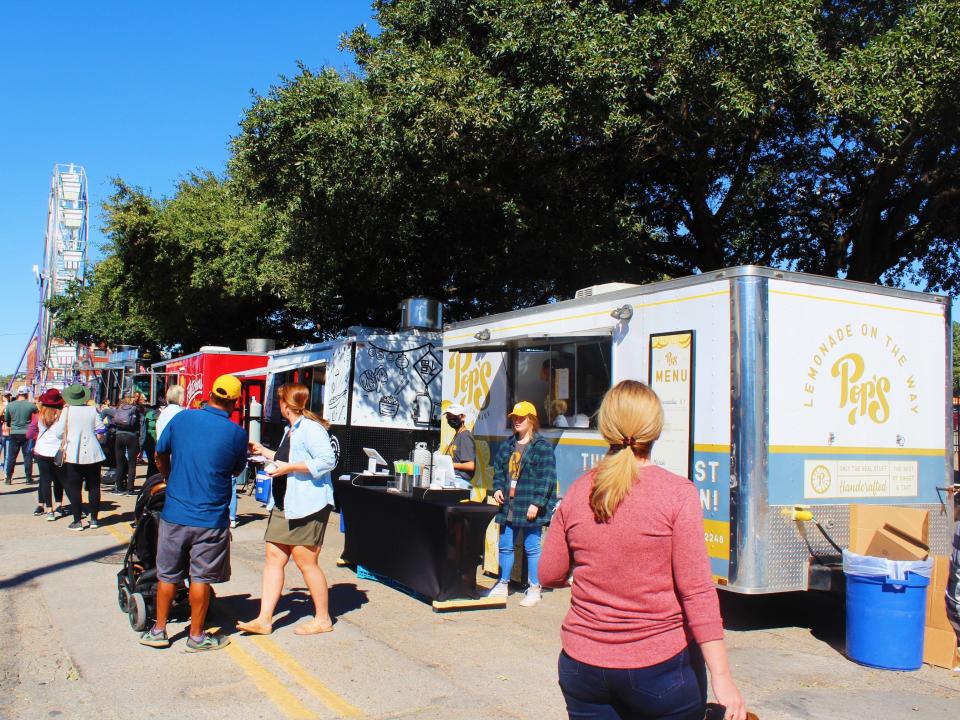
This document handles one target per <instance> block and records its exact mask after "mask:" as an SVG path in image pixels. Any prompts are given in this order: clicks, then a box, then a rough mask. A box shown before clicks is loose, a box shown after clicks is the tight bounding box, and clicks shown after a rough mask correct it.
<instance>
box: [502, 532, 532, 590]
mask: <svg viewBox="0 0 960 720" xmlns="http://www.w3.org/2000/svg"><path fill="white" fill-rule="evenodd" d="M542 531H543V528H541V527H539V526H537V527H526V528H520V532H522V533H523V550H524V552H525V553H526V554H527V578H528V579H529V580H530V584H531V585H539V584H540V575H539V574H538V573H537V569H538V568H539V566H540V533H541V532H542ZM513 532H514V530H513V525H509V524H504V525H501V526H500V582H510V573H512V572H513V542H514V541H513Z"/></svg>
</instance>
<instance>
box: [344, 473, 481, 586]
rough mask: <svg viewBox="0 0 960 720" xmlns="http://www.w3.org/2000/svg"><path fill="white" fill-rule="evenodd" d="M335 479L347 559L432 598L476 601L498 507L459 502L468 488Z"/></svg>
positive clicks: (358, 479) (467, 492)
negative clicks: (397, 487) (400, 487)
mask: <svg viewBox="0 0 960 720" xmlns="http://www.w3.org/2000/svg"><path fill="white" fill-rule="evenodd" d="M362 482H363V478H362V477H361V478H356V479H355V481H345V480H344V481H341V480H338V481H337V482H336V490H337V499H338V501H339V504H340V509H341V512H342V513H343V519H344V525H345V531H346V537H345V539H344V546H343V559H344V560H346V561H347V562H349V563H352V564H356V565H362V566H363V567H365V568H366V569H368V570H372V571H373V572H375V573H378V574H380V575H384V576H386V577H389V578H391V579H393V580H396V581H397V582H399V583H401V584H403V585H406V586H407V587H409V588H410V589H412V590H415V591H416V592H418V593H420V594H421V595H425V596H426V597H428V598H430V599H431V600H452V599H455V598H469V599H476V598H477V597H479V596H478V594H477V586H476V578H477V566H478V565H480V563H481V561H482V555H483V546H484V538H485V536H486V531H487V527H488V526H489V525H490V522H491V520H493V518H494V516H495V515H496V514H497V512H498V510H499V508H498V507H497V506H495V505H486V504H483V503H476V502H466V503H462V502H460V500H461V499H463V498H465V497H466V496H467V495H469V491H466V490H465V491H462V492H457V491H450V490H442V491H441V490H435V491H427V492H426V493H423V491H422V490H421V491H419V492H416V491H415V494H414V495H406V494H399V493H394V492H390V491H388V490H387V489H386V488H384V487H369V486H365V485H362V484H359V483H362Z"/></svg>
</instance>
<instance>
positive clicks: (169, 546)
mask: <svg viewBox="0 0 960 720" xmlns="http://www.w3.org/2000/svg"><path fill="white" fill-rule="evenodd" d="M157 578H158V579H159V580H162V581H163V582H168V583H178V582H180V581H182V580H184V579H186V578H190V582H198V583H222V582H226V581H227V580H229V579H230V528H201V527H191V526H189V525H177V524H176V523H171V522H167V521H166V520H164V519H162V518H161V520H160V537H159V539H158V540H157Z"/></svg>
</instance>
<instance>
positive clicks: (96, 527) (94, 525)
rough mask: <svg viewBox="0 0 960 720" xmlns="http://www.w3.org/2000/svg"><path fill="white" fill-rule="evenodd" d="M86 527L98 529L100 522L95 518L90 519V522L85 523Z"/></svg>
mask: <svg viewBox="0 0 960 720" xmlns="http://www.w3.org/2000/svg"><path fill="white" fill-rule="evenodd" d="M87 527H88V528H90V529H91V530H99V529H100V523H99V522H97V521H96V520H91V521H90V524H89V525H87Z"/></svg>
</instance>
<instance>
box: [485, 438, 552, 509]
mask: <svg viewBox="0 0 960 720" xmlns="http://www.w3.org/2000/svg"><path fill="white" fill-rule="evenodd" d="M516 447H517V438H516V436H513V437H511V438H510V439H509V440H507V441H506V442H503V443H501V444H500V448H499V449H498V450H497V458H496V460H495V461H494V463H493V490H494V492H496V491H497V490H500V491H501V492H503V505H501V506H500V512H499V513H497V517H496V521H497V523H498V524H500V525H503V524H504V523H505V522H506V521H507V511H508V510H509V509H510V507H511V506H512V507H513V519H512V520H511V521H510V524H511V525H512V526H513V527H516V528H523V527H538V526H541V527H542V526H543V525H546V524H548V523H549V522H550V518H551V516H552V514H553V508H554V506H555V505H556V497H557V458H556V456H555V455H554V452H553V445H551V444H550V442H549V441H548V440H547V439H546V438H545V437H543V436H542V435H540V434H539V433H537V434H535V435H534V436H533V440H532V441H531V442H530V447H528V448H527V450H526V452H524V454H523V460H522V462H521V465H520V477H519V479H518V480H517V492H516V495H515V496H514V497H512V498H511V497H510V472H509V468H510V456H511V455H512V454H513V451H514V450H516ZM531 505H536V506H537V507H538V508H540V510H539V512H538V513H537V517H536V518H534V519H533V520H532V521H530V520H527V509H528V508H529V507H530V506H531Z"/></svg>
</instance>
